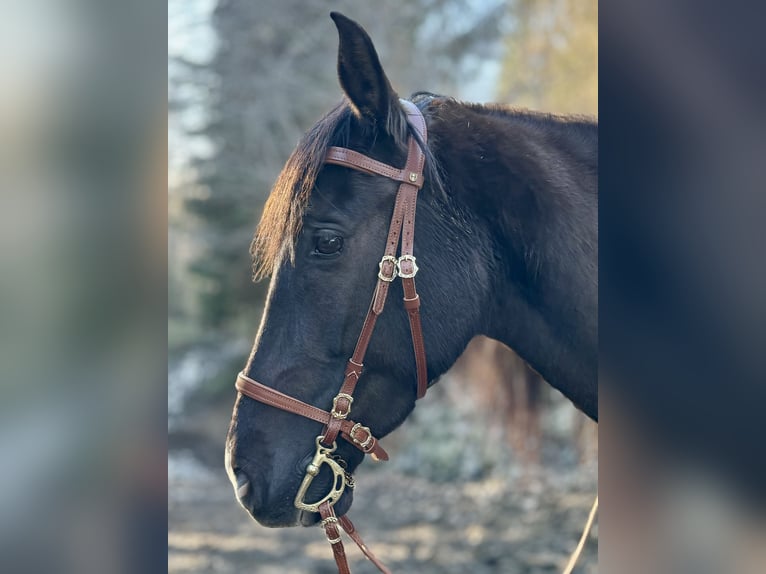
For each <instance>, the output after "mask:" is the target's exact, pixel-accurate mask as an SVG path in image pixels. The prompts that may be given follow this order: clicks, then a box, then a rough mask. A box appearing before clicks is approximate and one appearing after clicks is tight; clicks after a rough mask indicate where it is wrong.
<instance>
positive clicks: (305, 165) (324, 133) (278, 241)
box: [250, 102, 352, 280]
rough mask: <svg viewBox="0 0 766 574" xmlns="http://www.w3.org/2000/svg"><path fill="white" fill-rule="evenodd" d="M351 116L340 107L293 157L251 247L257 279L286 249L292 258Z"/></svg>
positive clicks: (307, 135) (268, 202)
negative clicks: (328, 157)
mask: <svg viewBox="0 0 766 574" xmlns="http://www.w3.org/2000/svg"><path fill="white" fill-rule="evenodd" d="M351 117H352V113H351V108H350V107H349V105H348V103H347V102H343V103H341V104H338V105H337V106H336V107H335V108H334V109H333V110H332V111H331V112H330V113H328V114H327V115H326V116H324V117H323V118H322V119H321V120H319V122H318V123H317V124H316V125H315V126H314V127H313V128H311V129H310V130H309V131H308V132H306V133H305V134H304V135H303V137H302V138H301V139H300V141H299V142H298V145H297V146H296V147H295V150H293V153H292V154H290V157H289V158H288V160H287V163H286V164H285V167H284V168H282V172H281V173H280V174H279V177H278V178H277V181H276V183H275V184H274V188H273V189H272V191H271V194H270V195H269V198H268V200H266V205H265V206H264V208H263V215H262V216H261V221H260V223H259V224H258V229H257V231H256V234H255V239H253V242H252V244H251V245H250V253H251V254H252V256H253V278H254V279H255V280H259V279H262V278H264V277H266V276H268V275H270V274H271V272H272V270H273V268H274V264H275V263H276V262H277V261H278V260H279V258H280V257H281V255H282V250H283V249H287V250H288V253H289V255H290V259H291V260H292V259H293V257H294V252H293V249H294V241H293V240H294V239H295V238H296V237H297V236H298V233H299V232H300V230H301V224H302V221H303V212H304V210H305V209H306V206H307V205H308V202H309V198H310V197H311V190H312V189H313V188H314V184H315V183H316V179H317V176H318V175H319V172H320V171H321V169H322V166H323V165H324V157H325V155H326V153H327V148H328V147H329V146H330V145H332V144H333V143H336V144H338V145H344V143H343V142H342V141H337V140H339V139H342V138H345V137H347V133H348V126H349V123H350V121H351Z"/></svg>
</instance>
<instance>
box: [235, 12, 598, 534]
mask: <svg viewBox="0 0 766 574" xmlns="http://www.w3.org/2000/svg"><path fill="white" fill-rule="evenodd" d="M332 17H333V20H334V21H335V24H336V26H337V28H338V33H339V37H340V47H339V52H338V76H339V79H340V85H341V87H342V89H343V92H344V94H345V99H344V101H343V103H341V104H340V105H338V106H337V107H336V108H335V109H334V110H333V111H331V112H330V113H329V114H328V115H326V116H325V117H324V118H322V119H321V120H320V121H319V122H318V123H317V124H316V125H315V126H314V127H313V128H312V129H311V130H309V132H308V133H307V134H306V135H305V136H304V138H303V139H302V140H301V141H300V143H299V144H298V146H297V148H296V150H295V151H294V152H293V154H292V155H291V157H290V158H289V160H288V162H287V164H286V166H285V168H284V169H283V171H282V173H281V175H280V176H279V179H278V180H277V182H276V184H275V187H274V189H273V191H272V193H271V196H270V197H269V200H268V202H267V204H266V207H265V210H264V213H263V216H262V219H261V222H260V225H259V228H258V232H257V235H256V238H255V240H254V242H253V254H254V258H255V259H254V260H255V262H256V263H255V265H256V269H255V271H256V275H258V276H266V275H269V274H271V275H272V278H271V286H270V288H269V295H268V301H267V304H266V309H265V311H264V314H263V318H262V321H261V326H260V329H259V331H258V335H257V337H256V340H255V345H254V347H253V351H252V354H251V356H250V360H249V361H248V364H247V367H246V369H245V371H244V372H245V374H246V375H248V376H249V377H251V378H253V379H255V380H257V381H260V382H262V383H264V384H266V385H268V386H270V387H273V388H276V389H278V390H280V391H282V392H283V393H285V394H288V395H291V396H293V397H296V398H298V399H300V400H302V401H304V402H307V403H310V404H312V405H316V406H318V407H320V408H322V409H328V408H329V406H330V404H331V402H332V398H333V396H334V395H335V393H336V392H337V390H338V388H339V385H340V382H341V381H342V380H343V373H344V367H345V365H346V360H347V359H348V357H349V356H350V354H351V351H352V349H353V347H354V343H355V341H356V337H357V335H358V333H359V330H360V328H361V323H362V321H363V319H364V317H365V313H366V311H367V305H368V303H369V297H370V295H371V294H372V292H373V289H374V286H375V282H376V274H377V271H378V265H377V264H378V261H379V260H380V256H381V250H382V247H383V243H384V241H385V236H386V233H387V225H388V222H389V219H390V217H391V211H392V209H393V203H394V196H395V194H396V190H397V187H398V184H397V182H395V181H392V180H390V179H386V178H384V177H380V176H376V175H367V174H364V173H360V172H358V171H354V170H350V169H347V168H344V167H340V166H333V165H325V164H324V157H325V153H326V150H327V148H328V147H329V146H343V147H349V148H352V149H355V150H358V151H360V152H362V153H364V154H366V155H369V156H371V157H373V158H375V159H378V160H380V161H382V162H385V163H387V164H390V165H395V166H401V165H403V163H404V160H405V158H406V156H407V152H406V142H407V138H408V133H409V132H408V124H407V122H406V120H405V115H404V112H403V110H402V107H401V105H400V103H399V97H398V96H397V94H396V92H394V90H393V89H392V87H391V85H390V83H389V81H388V79H387V77H386V75H385V73H384V71H383V68H382V67H381V65H380V62H379V60H378V55H377V53H376V51H375V48H374V46H373V44H372V41H371V40H370V38H369V36H368V35H367V33H366V32H365V31H364V30H363V29H362V28H361V27H360V26H359V25H358V24H356V23H355V22H353V21H351V20H349V19H347V18H345V17H344V16H341V15H339V14H333V15H332ZM412 57H413V58H416V57H417V54H413V55H412ZM410 100H411V101H413V102H414V103H415V104H416V105H417V106H418V107H419V108H420V109H421V111H422V113H423V115H424V116H425V118H426V121H427V125H428V134H429V137H428V149H427V150H426V169H425V178H426V181H425V186H424V188H423V189H422V190H421V191H420V193H419V195H418V203H417V210H418V218H417V221H416V233H415V237H416V244H415V254H416V255H417V260H418V265H419V267H420V272H419V273H418V292H419V293H420V296H421V299H422V301H423V304H422V306H421V309H420V312H421V317H422V325H423V333H424V336H425V347H426V350H427V357H428V365H427V366H428V378H429V381H430V382H431V383H433V382H434V381H435V380H436V379H437V378H438V377H439V376H440V375H441V374H442V373H444V372H445V371H446V370H447V369H449V368H450V366H452V364H453V363H454V362H455V361H456V359H457V358H458V356H459V355H460V354H461V353H462V351H463V350H464V349H465V347H466V345H467V344H468V342H469V341H470V340H471V339H472V338H473V337H474V336H476V335H479V334H483V335H487V336H489V337H492V338H494V339H497V340H499V341H502V342H503V343H505V344H507V345H508V346H509V347H511V348H513V349H514V350H515V351H516V352H517V353H518V354H519V355H520V356H521V357H523V358H524V360H525V361H527V363H529V365H531V366H532V367H533V368H534V369H535V370H536V371H538V372H539V373H540V374H541V375H542V376H543V377H544V378H545V380H547V381H549V382H550V384H552V385H553V386H555V387H556V388H557V389H559V390H560V391H561V392H562V393H563V394H564V395H565V396H567V397H568V398H569V399H570V400H571V401H572V402H573V403H574V404H575V405H576V406H577V407H579V408H580V409H582V410H583V411H584V412H585V413H586V414H587V415H588V416H590V417H591V418H593V419H595V420H597V418H598V387H597V370H598V369H597V365H598V360H597V311H598V309H597V292H598V279H597V275H598V273H597V271H598V267H597V266H598V261H597V260H598V247H597V243H598V229H597V210H598V181H597V170H598V156H597V148H598V126H597V123H596V122H595V121H592V120H588V119H583V118H571V117H559V116H554V115H550V114H540V113H532V112H528V111H518V110H512V109H508V108H506V107H502V106H496V105H477V104H465V103H461V102H458V101H455V100H453V99H451V98H446V97H441V96H435V95H432V94H425V93H418V94H415V95H413V96H412V97H411V98H410ZM392 295H393V299H392V302H390V303H389V304H388V306H387V309H386V312H385V313H384V314H383V315H382V316H381V319H380V321H379V322H378V327H377V330H376V331H375V333H374V335H373V338H372V340H371V343H370V347H369V351H368V353H367V357H366V359H365V372H364V375H362V378H361V380H360V382H359V386H358V390H357V392H356V393H355V401H354V418H355V420H358V421H364V424H365V425H367V426H369V427H370V428H371V429H372V432H373V434H374V435H375V436H377V437H382V436H385V435H387V434H388V433H390V432H391V431H392V430H394V429H395V428H396V427H397V426H399V425H400V424H401V423H402V422H403V421H404V419H405V418H407V415H408V414H409V413H410V412H411V411H412V409H413V408H414V406H415V397H416V383H415V381H416V375H415V360H414V353H413V350H412V347H411V343H410V334H409V324H408V320H407V315H406V312H405V311H404V309H403V307H402V305H401V286H400V285H399V283H393V284H392ZM397 300H398V302H397ZM320 431H321V425H320V424H319V423H316V422H313V421H310V420H308V419H305V418H302V417H299V416H297V415H294V414H291V413H288V412H285V411H282V410H278V409H275V408H273V407H270V406H267V405H265V404H262V403H259V402H256V401H254V400H252V399H250V398H248V397H246V396H243V395H241V394H240V395H239V396H238V398H237V401H236V404H235V406H234V413H233V417H232V421H231V426H230V428H229V435H228V439H227V445H226V455H227V456H226V458H227V462H226V466H227V471H228V473H229V475H230V478H231V480H232V483H233V484H234V487H235V490H236V491H237V495H238V498H239V499H240V502H241V504H242V505H243V506H244V507H245V508H246V509H247V511H248V512H249V513H250V514H251V515H252V516H253V517H254V518H255V519H256V520H257V521H258V522H260V523H261V524H263V525H265V526H292V525H295V524H297V523H299V522H300V523H302V524H304V525H310V524H314V523H316V522H317V520H318V514H314V513H307V512H300V511H298V510H297V509H296V508H295V507H294V505H293V499H294V498H295V495H296V491H297V490H298V488H299V484H300V482H301V480H302V478H303V476H304V473H305V470H306V464H307V463H308V461H309V460H310V457H311V455H312V453H313V452H314V447H315V438H316V436H317V435H318V434H319V432H320ZM338 453H339V454H340V455H341V456H342V458H343V459H344V460H345V461H347V463H348V469H349V471H351V472H353V470H354V469H355V468H356V467H357V465H358V464H359V463H360V462H361V460H362V457H363V454H362V453H361V452H360V451H359V450H357V449H356V448H353V446H351V445H350V444H348V443H346V442H345V441H342V440H341V441H338ZM330 480H331V478H330V475H329V473H327V476H324V474H320V476H319V477H317V479H316V480H315V481H314V483H313V484H312V485H311V489H310V494H309V496H308V497H307V498H309V499H316V498H319V497H321V496H322V495H323V494H324V493H325V492H326V491H327V490H328V488H329V483H330ZM314 495H316V496H314ZM351 501H352V496H351V492H350V491H346V493H345V494H344V495H343V497H342V498H341V499H340V501H339V502H338V503H337V504H336V505H335V510H336V512H337V514H338V515H342V514H344V513H345V512H346V511H347V510H348V508H349V507H350V505H351Z"/></svg>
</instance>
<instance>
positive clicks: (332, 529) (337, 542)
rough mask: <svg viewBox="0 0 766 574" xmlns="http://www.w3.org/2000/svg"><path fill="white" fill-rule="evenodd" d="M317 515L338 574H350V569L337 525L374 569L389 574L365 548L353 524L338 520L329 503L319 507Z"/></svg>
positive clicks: (345, 518) (347, 519)
mask: <svg viewBox="0 0 766 574" xmlns="http://www.w3.org/2000/svg"><path fill="white" fill-rule="evenodd" d="M319 515H320V516H321V517H322V522H321V524H322V528H324V531H325V536H326V537H327V541H328V542H329V543H330V547H331V548H332V553H333V557H334V558H335V564H336V565H337V567H338V572H339V574H351V569H350V568H349V566H348V558H347V557H346V549H345V548H344V547H343V540H342V539H341V536H340V528H338V525H340V527H341V528H343V530H344V531H345V532H346V534H348V535H349V537H350V538H351V540H353V541H354V542H355V543H356V545H357V546H358V547H359V550H361V551H362V554H364V556H365V558H367V560H369V561H370V562H372V563H373V564H375V566H376V568H377V569H378V570H380V571H381V572H382V573H383V574H391V571H390V570H389V569H388V568H386V566H385V565H384V564H383V563H382V562H381V561H380V560H378V558H377V557H376V556H375V554H373V552H372V550H370V549H369V548H368V547H367V545H366V544H365V543H364V540H362V537H361V536H360V535H359V533H358V532H357V531H356V528H355V527H354V524H353V523H352V522H351V520H350V519H349V518H348V517H347V516H341V517H340V518H338V517H337V516H336V515H335V511H334V510H333V508H332V506H330V503H329V502H325V503H323V504H321V505H320V506H319Z"/></svg>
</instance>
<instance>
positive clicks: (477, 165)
mask: <svg viewBox="0 0 766 574" xmlns="http://www.w3.org/2000/svg"><path fill="white" fill-rule="evenodd" d="M431 124H432V127H431V128H430V129H431V133H432V134H433V139H434V141H435V142H437V149H438V151H437V152H436V153H437V157H438V159H439V160H440V163H441V165H442V166H443V167H444V168H445V176H446V177H445V179H446V185H447V187H448V190H449V194H450V196H451V197H452V198H453V199H454V200H456V201H458V202H460V203H462V204H463V205H461V207H462V208H466V209H467V211H468V212H470V213H472V214H473V216H474V222H473V223H474V225H476V226H479V227H483V228H484V229H485V230H486V237H487V238H488V241H487V243H486V249H487V250H488V252H487V253H485V254H484V255H485V257H484V259H485V260H486V261H487V262H488V264H489V265H490V266H491V267H492V270H491V272H490V275H491V276H492V277H493V278H494V285H493V289H492V290H491V291H490V292H491V293H492V295H491V296H490V300H489V301H486V302H485V308H488V309H491V313H490V314H488V316H489V317H490V319H489V320H488V322H487V323H488V328H487V332H486V333H485V334H486V335H488V336H490V337H492V338H495V339H497V340H500V341H502V342H503V343H505V344H506V345H508V346H509V347H511V348H512V349H514V350H515V351H516V352H517V353H518V354H519V355H520V356H521V357H522V358H523V359H524V360H525V361H526V362H527V363H529V364H530V365H531V366H532V367H533V368H534V369H535V370H536V371H538V372H539V373H540V374H541V375H542V376H543V377H544V378H545V379H546V380H547V381H548V382H549V383H551V384H552V385H553V386H555V387H557V388H558V389H559V390H560V391H561V392H562V393H563V394H564V395H565V396H567V397H568V398H570V399H571V400H572V401H573V402H574V403H575V404H576V405H577V406H579V407H580V408H581V409H582V410H584V411H585V412H586V413H587V414H588V415H589V416H591V417H593V418H597V392H598V389H597V363H598V360H597V314H598V307H597V297H598V283H597V281H598V278H597V275H598V267H597V265H598V264H597V259H598V247H597V243H598V231H597V210H598V198H597V193H598V192H597V185H598V184H597V175H596V173H597V159H596V158H597V147H598V140H597V132H596V127H595V124H592V123H588V122H583V121H579V122H578V121H571V120H570V121H566V120H563V119H561V118H555V117H551V116H543V115H534V114H529V113H520V112H511V111H508V110H503V109H500V108H495V109H492V108H485V107H479V106H465V105H460V104H453V105H451V106H450V107H449V108H448V109H446V110H442V113H441V114H440V113H438V112H437V114H435V117H434V118H433V119H432V122H431Z"/></svg>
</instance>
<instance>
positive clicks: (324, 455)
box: [293, 435, 346, 512]
mask: <svg viewBox="0 0 766 574" xmlns="http://www.w3.org/2000/svg"><path fill="white" fill-rule="evenodd" d="M323 438H324V437H323V436H321V435H320V436H318V437H317V439H316V445H317V450H316V452H315V453H314V458H313V459H311V462H310V463H309V465H308V466H307V467H306V475H305V476H304V477H303V482H301V485H300V487H299V488H298V494H296V495H295V502H294V503H293V504H294V505H295V508H297V509H298V510H305V511H307V512H319V506H320V505H322V504H324V503H325V502H329V503H330V506H332V505H333V504H335V503H336V502H338V500H340V497H341V496H342V495H343V491H344V490H345V489H346V472H345V471H344V470H343V467H341V465H340V464H338V462H337V461H336V460H335V459H333V458H332V457H331V456H328V455H330V454H332V453H333V452H335V449H336V448H337V446H338V445H337V444H336V443H335V442H333V443H332V446H331V447H330V448H327V447H325V446H322V442H321V441H322V439H323ZM323 464H326V465H327V466H329V467H330V470H331V471H332V473H333V476H334V478H333V482H332V488H331V490H330V492H328V493H327V494H326V495H325V496H323V497H322V498H321V499H319V500H318V501H316V502H306V501H305V500H304V498H305V497H306V493H307V492H308V490H309V486H311V483H312V482H313V480H314V478H315V477H316V476H317V475H318V474H319V471H320V469H321V468H322V465H323Z"/></svg>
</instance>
